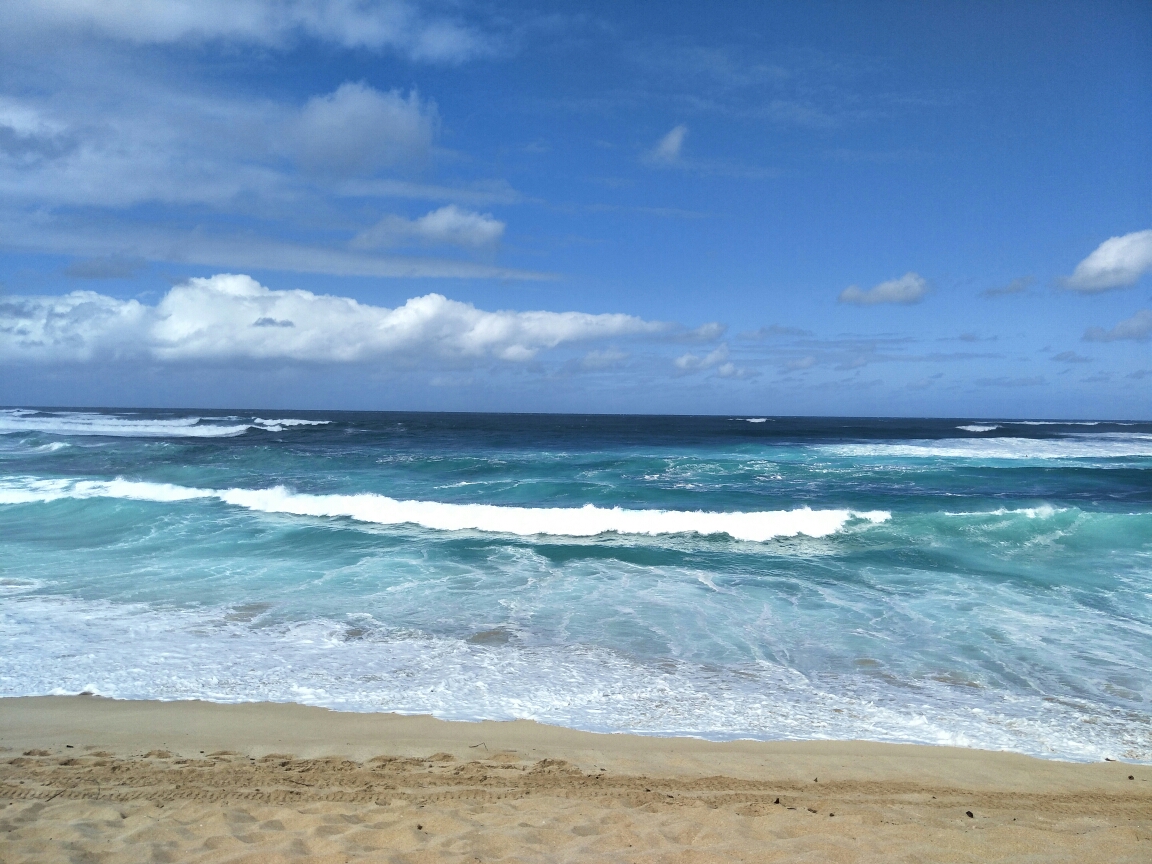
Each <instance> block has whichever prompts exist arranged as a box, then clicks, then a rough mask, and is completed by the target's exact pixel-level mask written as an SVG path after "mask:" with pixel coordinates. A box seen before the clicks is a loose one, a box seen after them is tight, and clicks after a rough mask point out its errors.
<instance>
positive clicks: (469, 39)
mask: <svg viewBox="0 0 1152 864" xmlns="http://www.w3.org/2000/svg"><path fill="white" fill-rule="evenodd" d="M5 16H6V18H7V22H6V26H9V27H14V26H23V27H26V28H34V29H73V30H79V31H81V32H95V33H98V34H100V35H102V36H104V37H109V38H113V39H121V40H125V41H129V42H135V43H141V44H156V43H159V44H166V43H173V42H199V41H208V40H228V41H234V42H244V43H249V44H257V45H264V46H269V47H283V46H286V45H289V44H291V43H292V42H293V41H295V40H296V39H298V38H299V37H300V36H305V37H308V38H312V39H319V40H322V41H325V42H332V43H335V44H337V45H341V46H344V47H346V48H372V49H385V48H387V49H392V50H396V51H400V52H401V53H404V54H406V55H408V56H409V57H411V58H412V59H414V60H423V61H433V62H450V63H455V62H461V61H463V60H467V59H469V58H471V57H476V56H481V55H485V54H490V53H491V52H492V50H493V45H492V43H491V40H490V39H488V38H486V37H485V36H484V35H482V34H480V33H478V32H476V31H475V30H473V29H471V28H469V27H466V26H464V25H463V24H461V23H459V22H457V21H453V20H451V19H448V18H443V17H429V16H426V15H424V14H422V13H421V11H420V9H419V8H418V6H417V5H416V4H413V3H410V2H403V0H378V2H374V3H365V2H362V0H7V2H6V4H5Z"/></svg>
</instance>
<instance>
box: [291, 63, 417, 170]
mask: <svg viewBox="0 0 1152 864" xmlns="http://www.w3.org/2000/svg"><path fill="white" fill-rule="evenodd" d="M438 123H439V117H438V115H437V112H436V106H435V105H434V104H431V103H422V102H421V101H420V96H419V95H418V94H417V93H416V91H415V90H413V91H412V92H411V93H409V94H408V96H407V97H405V96H403V95H402V94H401V93H400V91H398V90H391V91H389V92H387V93H382V92H380V91H379V90H376V89H374V88H372V87H369V86H368V85H367V84H364V83H362V82H361V83H355V82H350V81H349V82H345V83H343V84H341V85H340V86H339V87H338V88H337V89H336V91H335V92H333V93H329V94H327V95H325V96H314V97H312V98H311V99H309V100H308V103H307V104H306V105H305V106H304V109H303V111H302V112H301V113H300V117H299V119H298V121H297V123H296V129H295V137H296V146H297V150H298V154H299V158H300V161H301V162H302V164H303V165H304V166H305V167H307V168H309V169H311V170H313V171H320V172H324V173H330V174H336V175H340V176H350V175H357V174H370V173H373V172H375V171H378V170H379V169H381V168H387V167H392V166H395V165H403V164H412V163H418V162H420V161H422V160H423V159H425V158H427V156H428V152H429V150H430V149H431V147H432V137H433V135H434V133H435V130H436V127H437V125H438Z"/></svg>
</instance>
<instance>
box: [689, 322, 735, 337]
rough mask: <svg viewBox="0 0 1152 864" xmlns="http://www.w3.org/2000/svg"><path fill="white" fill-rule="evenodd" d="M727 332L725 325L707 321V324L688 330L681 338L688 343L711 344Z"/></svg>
mask: <svg viewBox="0 0 1152 864" xmlns="http://www.w3.org/2000/svg"><path fill="white" fill-rule="evenodd" d="M727 332H728V325H727V324H721V323H720V322H719V321H709V322H708V323H707V324H701V325H700V326H699V327H697V328H696V329H695V330H689V331H688V332H687V333H685V334H684V335H683V337H682V338H683V339H685V340H687V341H690V342H713V341H715V340H716V339H719V338H720V337H721V336H723V335H724V334H725V333H727Z"/></svg>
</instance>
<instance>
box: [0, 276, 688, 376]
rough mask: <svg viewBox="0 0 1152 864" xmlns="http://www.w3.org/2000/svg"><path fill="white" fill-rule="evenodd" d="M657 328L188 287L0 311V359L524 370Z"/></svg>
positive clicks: (252, 286) (226, 281)
mask: <svg viewBox="0 0 1152 864" xmlns="http://www.w3.org/2000/svg"><path fill="white" fill-rule="evenodd" d="M665 329H667V325H665V324H663V323H661V322H654V321H645V320H643V319H640V318H636V317H634V316H631V315H622V314H602V315H592V314H588V313H583V312H514V311H499V312H487V311H484V310H481V309H477V308H476V307H475V306H472V305H471V304H469V303H461V302H458V301H455V300H449V299H448V298H446V297H443V296H442V295H440V294H426V295H424V296H422V297H414V298H412V299H411V300H409V301H408V302H406V303H405V304H404V305H403V306H399V307H397V308H395V309H388V308H384V307H380V306H370V305H368V304H364V303H359V302H357V301H356V300H353V299H351V298H348V297H337V296H332V295H322V294H313V293H312V292H310V291H300V290H294V291H279V290H272V289H269V288H266V287H264V286H263V285H261V284H259V283H258V282H256V281H255V280H254V279H252V278H251V277H249V276H243V275H228V274H221V275H217V276H213V277H211V278H207V279H190V280H189V281H187V282H185V283H184V284H182V285H178V286H176V287H174V288H172V289H171V290H170V291H169V292H168V293H167V294H166V295H165V296H164V298H163V299H162V300H161V301H160V302H159V303H158V304H157V305H156V306H147V305H144V304H142V303H140V302H139V301H136V300H117V299H115V298H112V297H107V296H104V295H101V294H97V293H95V292H92V291H75V292H73V293H71V294H68V295H65V296H62V297H10V298H5V299H3V300H0V359H3V360H8V361H17V362H20V361H24V362H27V361H32V362H36V361H43V362H57V361H65V362H67V361H85V360H90V359H95V358H103V357H113V358H115V357H130V356H143V357H149V358H152V359H155V360H162V361H185V360H227V359H241V358H243V359H255V360H272V359H276V360H293V361H308V362H336V363H339V362H363V361H369V360H373V359H380V358H384V357H388V356H394V357H395V356H399V357H401V358H403V359H404V360H405V361H407V362H412V363H419V362H421V361H434V360H447V361H466V360H481V359H485V358H494V359H498V360H505V361H511V362H518V361H525V360H529V359H531V358H532V357H534V356H536V354H537V353H538V352H540V351H541V350H545V349H549V348H555V347H557V346H559V345H563V344H570V343H579V342H587V341H594V340H598V339H608V338H615V337H620V336H625V335H640V334H652V333H658V332H661V331H663V330H665Z"/></svg>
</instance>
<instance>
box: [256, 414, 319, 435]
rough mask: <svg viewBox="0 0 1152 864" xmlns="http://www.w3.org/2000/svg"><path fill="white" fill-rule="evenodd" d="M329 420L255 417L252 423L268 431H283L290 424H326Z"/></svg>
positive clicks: (290, 425)
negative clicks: (264, 418)
mask: <svg viewBox="0 0 1152 864" xmlns="http://www.w3.org/2000/svg"><path fill="white" fill-rule="evenodd" d="M331 422H332V421H331V420H293V419H292V418H290V417H289V418H286V419H280V420H263V419H261V418H259V417H257V418H256V419H255V420H253V421H252V423H253V424H254V425H256V426H259V427H261V428H262V429H267V430H268V431H269V432H283V431H284V430H285V429H287V428H290V427H292V426H327V425H328V424H329V423H331Z"/></svg>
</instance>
